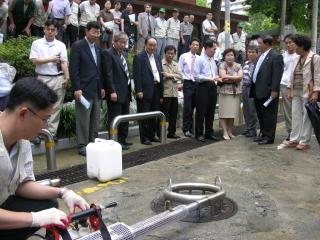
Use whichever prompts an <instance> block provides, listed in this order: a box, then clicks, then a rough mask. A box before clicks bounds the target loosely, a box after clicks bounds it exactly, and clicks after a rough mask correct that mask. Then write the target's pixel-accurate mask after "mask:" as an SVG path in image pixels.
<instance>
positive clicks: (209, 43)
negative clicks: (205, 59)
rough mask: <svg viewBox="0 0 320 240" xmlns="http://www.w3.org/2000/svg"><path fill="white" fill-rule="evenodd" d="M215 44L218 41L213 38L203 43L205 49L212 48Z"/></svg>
mask: <svg viewBox="0 0 320 240" xmlns="http://www.w3.org/2000/svg"><path fill="white" fill-rule="evenodd" d="M213 44H217V42H216V41H214V40H212V39H208V40H207V41H206V42H205V43H204V44H203V47H204V49H207V48H212V47H213Z"/></svg>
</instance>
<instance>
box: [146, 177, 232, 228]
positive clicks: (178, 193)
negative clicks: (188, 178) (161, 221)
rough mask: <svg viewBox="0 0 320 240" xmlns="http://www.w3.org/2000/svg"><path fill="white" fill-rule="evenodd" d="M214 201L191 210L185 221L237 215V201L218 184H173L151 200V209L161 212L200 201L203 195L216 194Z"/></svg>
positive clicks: (221, 218) (212, 219)
mask: <svg viewBox="0 0 320 240" xmlns="http://www.w3.org/2000/svg"><path fill="white" fill-rule="evenodd" d="M214 195H217V197H214V198H213V200H212V201H208V202H207V203H206V204H204V205H202V206H201V207H200V209H197V210H194V211H192V212H190V214H189V216H188V217H187V218H185V219H183V220H182V221H184V222H193V223H201V222H210V221H219V220H223V219H227V218H230V217H232V216H233V215H235V214H236V213H237V211H238V206H237V204H236V202H235V201H233V200H232V199H230V198H227V197H225V192H224V191H223V190H222V188H220V187H219V186H217V185H210V184H201V183H182V184H171V181H170V183H169V186H168V188H167V189H166V190H165V191H164V194H163V195H162V196H160V197H158V198H155V199H154V200H152V202H151V209H152V211H154V212H155V213H161V212H164V211H166V210H168V209H171V208H174V207H176V206H178V205H181V204H188V203H191V202H195V201H198V200H200V199H202V198H203V197H205V196H207V197H209V196H214Z"/></svg>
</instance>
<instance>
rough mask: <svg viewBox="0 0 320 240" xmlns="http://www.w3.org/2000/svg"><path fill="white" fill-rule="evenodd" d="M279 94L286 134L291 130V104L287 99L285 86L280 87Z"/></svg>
mask: <svg viewBox="0 0 320 240" xmlns="http://www.w3.org/2000/svg"><path fill="white" fill-rule="evenodd" d="M280 93H281V96H282V101H281V107H282V110H283V115H284V121H285V124H286V130H287V133H288V134H290V133H291V128H292V126H291V125H292V104H291V102H290V101H289V99H288V88H287V86H286V85H280Z"/></svg>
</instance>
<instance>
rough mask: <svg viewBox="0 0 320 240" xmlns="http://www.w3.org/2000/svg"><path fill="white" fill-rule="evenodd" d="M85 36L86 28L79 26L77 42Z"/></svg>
mask: <svg viewBox="0 0 320 240" xmlns="http://www.w3.org/2000/svg"><path fill="white" fill-rule="evenodd" d="M85 36H86V27H84V26H79V40H81V39H82V38H84V37H85Z"/></svg>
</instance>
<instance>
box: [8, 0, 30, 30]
mask: <svg viewBox="0 0 320 240" xmlns="http://www.w3.org/2000/svg"><path fill="white" fill-rule="evenodd" d="M34 9H35V3H34V1H31V2H30V3H29V5H28V6H26V5H24V1H23V0H13V2H12V4H11V5H10V7H9V11H12V15H13V19H14V23H15V25H16V26H19V27H22V26H23V27H24V25H27V23H28V22H29V20H30V18H32V17H33V16H34Z"/></svg>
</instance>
